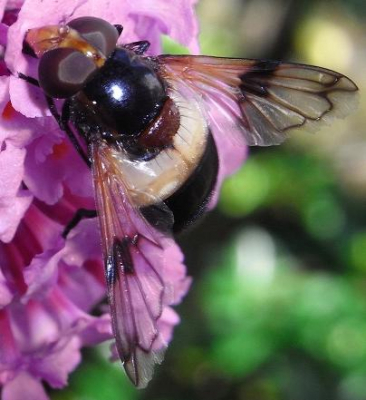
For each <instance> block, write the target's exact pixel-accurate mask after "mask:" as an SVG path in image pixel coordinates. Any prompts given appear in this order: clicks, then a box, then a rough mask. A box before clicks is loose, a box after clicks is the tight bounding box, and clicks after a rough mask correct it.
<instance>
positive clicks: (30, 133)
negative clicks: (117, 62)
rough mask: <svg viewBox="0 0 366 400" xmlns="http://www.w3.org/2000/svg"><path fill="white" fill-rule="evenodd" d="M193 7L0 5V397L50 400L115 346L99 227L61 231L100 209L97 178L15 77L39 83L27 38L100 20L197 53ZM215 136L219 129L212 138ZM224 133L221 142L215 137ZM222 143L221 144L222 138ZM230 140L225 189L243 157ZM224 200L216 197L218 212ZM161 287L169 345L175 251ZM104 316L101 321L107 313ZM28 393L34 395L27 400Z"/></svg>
mask: <svg viewBox="0 0 366 400" xmlns="http://www.w3.org/2000/svg"><path fill="white" fill-rule="evenodd" d="M195 3H196V0H174V1H171V0H155V1H153V2H152V1H151V0H135V1H118V0H111V1H109V2H101V1H100V0H88V1H87V2H85V1H81V0H65V1H62V2H59V1H56V0H29V1H24V2H22V1H8V2H2V3H1V7H2V8H1V9H0V12H1V15H2V21H1V24H0V46H1V49H2V53H1V54H2V57H1V60H0V115H1V118H0V216H1V217H0V338H1V339H0V387H2V399H3V400H18V399H23V398H24V396H26V398H27V399H31V400H32V399H36V400H43V399H47V398H48V396H47V394H46V392H45V389H44V388H43V382H46V383H48V384H49V385H50V386H51V387H53V388H61V387H63V386H65V385H66V383H67V377H68V374H69V373H70V372H71V371H72V370H73V369H74V368H75V367H76V366H77V364H78V363H79V362H80V357H81V356H80V349H81V347H82V346H89V345H93V344H97V343H100V342H102V341H105V340H107V339H111V338H112V336H113V335H112V330H111V321H110V316H109V314H108V313H107V314H102V315H101V316H98V317H95V316H92V315H91V311H92V310H93V309H95V308H96V307H98V304H100V302H101V301H102V300H103V299H104V298H105V292H106V287H105V280H104V272H103V266H102V260H101V248H100V238H99V233H98V228H97V223H96V221H95V219H91V220H84V221H82V222H80V223H79V224H78V225H77V227H76V228H74V229H73V230H72V231H71V232H70V234H69V235H68V237H67V239H64V238H63V237H62V232H63V229H64V228H65V226H66V225H67V223H68V222H69V221H70V220H71V218H72V216H73V215H74V213H75V211H76V210H77V209H79V208H88V209H93V208H94V202H93V193H92V184H91V180H92V179H91V176H90V171H89V170H88V168H87V167H86V166H85V165H84V163H83V161H82V160H81V158H80V157H79V155H78V154H77V153H76V151H75V150H74V148H73V147H72V145H71V144H70V143H69V141H68V139H66V138H65V135H64V133H63V132H62V131H61V130H60V129H59V127H58V125H57V123H56V121H55V120H54V118H53V117H52V116H51V115H50V112H49V110H48V108H47V106H46V102H45V99H44V96H43V95H42V92H41V91H40V90H39V89H38V88H35V87H32V86H30V85H29V84H28V83H26V82H25V81H23V80H21V79H19V78H18V76H17V73H18V72H22V73H24V74H26V75H30V76H34V77H36V76H37V70H36V66H37V60H34V59H30V57H26V56H25V55H24V54H23V53H22V46H23V38H24V35H25V33H26V32H27V30H28V29H30V28H35V27H40V26H44V25H50V24H58V23H60V22H66V21H68V20H70V19H72V18H77V17H80V16H86V15H88V16H97V17H100V18H103V19H105V20H108V21H109V22H111V23H115V24H122V25H123V27H124V31H123V35H122V39H120V40H122V42H123V43H128V42H133V41H138V40H149V41H150V42H151V44H152V46H151V48H150V53H152V54H158V53H159V52H160V51H161V48H160V35H161V34H167V35H170V36H171V37H172V38H173V39H174V40H176V41H178V42H180V43H182V44H183V45H185V46H187V47H188V48H189V49H190V50H191V51H192V52H193V53H197V52H198V43H197V33H198V26H197V20H196V16H195V13H194V5H195ZM214 135H215V128H214ZM216 136H217V135H215V138H216ZM217 140H219V139H218V138H217ZM233 146H235V144H232V143H230V142H229V141H225V139H221V142H220V143H219V148H220V152H219V157H220V171H219V178H218V183H220V182H221V180H222V179H223V177H224V176H226V175H227V174H229V173H231V172H232V171H233V170H234V169H236V168H237V167H238V165H239V164H240V163H241V162H242V160H243V157H244V151H241V150H240V151H239V150H235V151H234V147H233ZM215 201H216V198H214V199H212V202H211V205H212V206H213V205H214V202H215ZM164 254H165V258H166V260H165V261H166V265H167V268H166V270H165V273H164V277H163V279H164V281H166V282H167V283H168V284H169V287H172V288H173V289H174V296H169V300H168V297H167V299H166V300H165V302H164V310H163V313H162V315H161V317H160V319H159V321H158V323H159V326H160V331H161V333H162V336H163V337H164V339H165V340H166V341H167V342H168V341H169V340H170V338H171V335H172V329H173V326H174V325H176V324H177V323H178V322H179V317H178V315H177V314H176V313H175V311H173V309H172V308H171V307H170V306H171V305H173V304H177V303H179V302H180V300H181V298H182V297H183V296H184V294H185V293H186V291H187V290H188V287H189V284H190V280H189V278H187V277H186V270H185V266H184V264H183V257H182V254H181V252H180V251H179V249H178V247H176V246H172V247H170V248H168V249H167V250H166V251H165V253H164ZM99 314H100V313H99ZM25 393H26V395H25Z"/></svg>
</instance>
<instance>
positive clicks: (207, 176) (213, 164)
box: [141, 134, 219, 233]
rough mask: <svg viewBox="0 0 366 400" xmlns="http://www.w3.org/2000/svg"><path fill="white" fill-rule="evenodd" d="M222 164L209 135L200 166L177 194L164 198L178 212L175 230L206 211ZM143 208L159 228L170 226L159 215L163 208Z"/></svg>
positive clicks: (176, 213) (179, 229) (182, 228)
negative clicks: (165, 224) (219, 162)
mask: <svg viewBox="0 0 366 400" xmlns="http://www.w3.org/2000/svg"><path fill="white" fill-rule="evenodd" d="M218 166H219V164H218V155H217V149H216V145H215V142H214V139H213V137H212V135H211V134H209V135H208V137H207V144H206V149H205V151H204V153H203V156H202V158H201V161H200V162H199V163H198V165H197V167H196V169H195V170H194V171H193V173H192V174H191V176H190V177H189V178H188V180H187V181H186V182H185V183H184V184H183V185H182V186H181V187H180V188H179V189H178V190H177V191H176V192H175V193H173V194H172V195H171V196H170V197H169V198H167V199H166V200H164V203H165V204H166V205H167V206H168V207H169V209H170V210H171V211H172V213H173V215H174V225H173V232H174V233H179V232H181V231H183V230H184V229H186V228H187V227H188V226H189V225H191V224H192V223H193V222H195V221H196V220H197V219H198V218H199V217H200V216H201V215H202V214H203V212H204V211H205V210H206V207H207V204H208V202H209V200H210V198H211V194H212V192H213V190H214V187H215V184H216V179H217V173H218ZM141 211H142V214H143V215H144V216H145V218H146V219H147V220H148V221H149V222H150V223H151V224H152V225H153V226H155V227H156V228H157V229H160V230H162V231H164V230H166V229H170V227H166V226H164V222H165V219H164V217H163V216H161V215H159V214H161V208H156V207H154V206H149V207H145V208H143V209H142V210H141Z"/></svg>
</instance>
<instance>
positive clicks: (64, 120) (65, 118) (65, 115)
mask: <svg viewBox="0 0 366 400" xmlns="http://www.w3.org/2000/svg"><path fill="white" fill-rule="evenodd" d="M46 100H47V104H48V107H49V109H50V111H51V113H52V115H53V116H54V118H55V119H56V121H57V122H58V124H59V126H60V128H61V129H62V130H63V131H64V132H65V133H66V134H67V136H68V137H69V139H70V141H71V143H72V144H73V146H74V148H75V150H76V151H77V152H78V153H79V155H80V157H81V158H82V159H83V160H84V161H85V163H86V165H87V166H88V167H89V168H90V167H91V163H90V160H89V158H88V156H87V155H86V154H85V151H84V150H83V149H82V148H81V146H80V143H79V141H78V139H77V137H76V136H75V134H74V132H73V130H72V129H71V128H70V125H69V121H70V103H69V101H68V100H65V102H64V104H63V106H62V113H61V116H60V114H59V113H58V111H57V108H56V105H55V103H54V101H53V99H52V98H51V97H48V96H46Z"/></svg>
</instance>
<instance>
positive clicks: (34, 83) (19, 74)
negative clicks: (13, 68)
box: [18, 72, 39, 87]
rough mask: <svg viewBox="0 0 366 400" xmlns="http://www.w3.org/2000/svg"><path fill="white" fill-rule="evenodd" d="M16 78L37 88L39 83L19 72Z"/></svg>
mask: <svg viewBox="0 0 366 400" xmlns="http://www.w3.org/2000/svg"><path fill="white" fill-rule="evenodd" d="M18 77H19V78H20V79H23V81H26V82H28V83H30V84H31V85H33V86H37V87H39V82H38V81H37V79H35V78H32V77H31V76H27V75H24V74H22V73H21V72H18Z"/></svg>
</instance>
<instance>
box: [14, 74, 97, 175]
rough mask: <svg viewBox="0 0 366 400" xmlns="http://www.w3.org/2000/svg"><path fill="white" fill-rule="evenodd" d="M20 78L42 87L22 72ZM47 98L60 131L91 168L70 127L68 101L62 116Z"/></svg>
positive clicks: (65, 103) (47, 97) (53, 103)
mask: <svg viewBox="0 0 366 400" xmlns="http://www.w3.org/2000/svg"><path fill="white" fill-rule="evenodd" d="M18 77H19V78H20V79H23V80H24V81H26V82H28V83H29V84H31V85H33V86H37V87H40V86H39V82H38V81H37V79H35V78H32V77H31V76H27V75H24V74H22V73H21V72H19V73H18ZM45 98H46V102H47V105H48V109H49V110H50V111H51V114H52V116H53V117H54V118H55V120H56V121H57V123H58V125H59V127H60V129H61V130H63V131H64V132H65V133H66V135H67V136H68V137H69V139H70V142H71V143H72V145H73V146H74V148H75V150H76V151H77V152H78V153H79V154H80V157H81V158H82V159H83V160H84V161H85V163H86V165H87V166H88V167H89V168H90V166H91V163H90V161H89V159H88V157H87V155H86V154H85V152H84V150H83V149H82V148H81V146H80V143H79V142H78V140H77V138H76V136H75V134H74V132H73V131H72V129H71V128H70V125H69V112H68V107H69V103H68V101H67V100H65V102H64V105H63V108H62V116H60V114H59V112H58V110H57V107H56V104H55V102H54V101H53V99H52V97H49V96H47V95H45Z"/></svg>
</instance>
